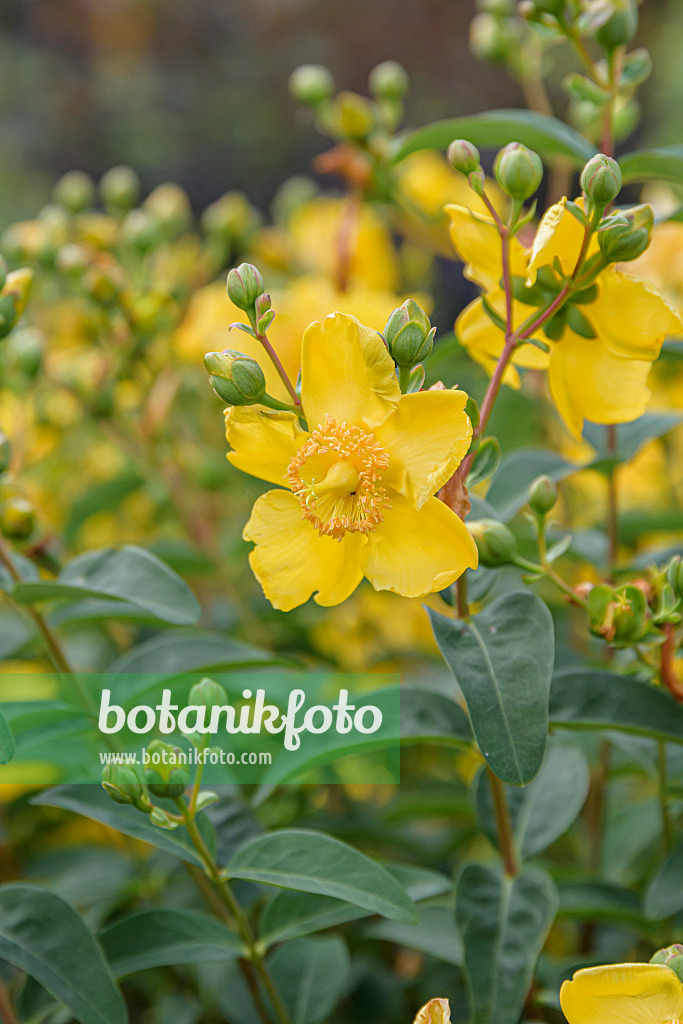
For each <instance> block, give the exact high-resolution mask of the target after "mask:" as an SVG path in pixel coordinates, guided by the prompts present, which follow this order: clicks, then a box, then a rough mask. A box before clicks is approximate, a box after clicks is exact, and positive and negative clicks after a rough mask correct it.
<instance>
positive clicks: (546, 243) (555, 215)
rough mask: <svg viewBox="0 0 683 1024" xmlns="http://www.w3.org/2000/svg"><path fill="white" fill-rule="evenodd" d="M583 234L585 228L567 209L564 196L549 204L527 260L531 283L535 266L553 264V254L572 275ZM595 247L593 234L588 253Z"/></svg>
mask: <svg viewBox="0 0 683 1024" xmlns="http://www.w3.org/2000/svg"><path fill="white" fill-rule="evenodd" d="M583 237H584V229H583V228H582V227H581V225H580V224H579V222H578V220H577V219H576V217H574V216H573V214H571V213H570V212H569V210H568V209H567V200H566V199H562V200H560V202H559V203H555V205H554V206H551V207H550V208H549V209H548V210H547V212H546V213H545V214H544V216H543V219H542V220H541V223H540V224H539V225H538V231H537V232H536V238H535V239H534V244H533V247H532V250H531V259H530V261H529V280H530V281H531V282H532V283H533V282H534V281H535V280H536V272H537V270H538V268H539V267H546V266H552V264H553V262H554V260H555V257H557V259H558V260H559V261H560V265H561V267H562V270H563V272H564V273H565V274H573V273H574V269H575V268H576V264H577V262H578V259H579V254H580V252H581V246H582V245H583ZM597 250H598V242H597V239H596V237H595V236H593V239H592V240H591V243H590V245H589V247H588V253H587V255H589V256H592V254H593V253H594V252H597Z"/></svg>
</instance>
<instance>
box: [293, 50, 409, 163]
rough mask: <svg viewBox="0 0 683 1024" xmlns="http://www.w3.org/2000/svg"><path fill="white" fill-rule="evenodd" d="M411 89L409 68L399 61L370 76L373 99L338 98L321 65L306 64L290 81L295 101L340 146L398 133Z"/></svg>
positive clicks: (388, 62)
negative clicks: (405, 100)
mask: <svg viewBox="0 0 683 1024" xmlns="http://www.w3.org/2000/svg"><path fill="white" fill-rule="evenodd" d="M408 85H409V82H408V75H407V73H406V70H405V68H404V67H403V66H402V65H401V64H399V63H398V62H397V61H395V60H386V61H383V62H382V63H381V64H378V65H377V66H376V67H375V68H373V69H372V71H371V72H370V77H369V80H368V88H369V92H370V98H367V97H365V96H361V95H360V94H359V93H355V92H349V91H342V92H340V93H337V94H336V95H335V83H334V78H333V77H332V73H331V72H330V71H329V70H328V69H327V68H326V67H323V66H322V65H321V64H303V65H301V67H298V68H296V70H295V71H294V72H293V73H292V75H291V77H290V79H289V91H290V93H291V95H292V97H293V98H294V99H295V100H297V102H299V103H302V104H304V105H305V106H307V107H310V108H311V109H312V111H313V113H314V115H315V119H316V123H317V125H318V127H319V128H320V130H321V131H323V132H325V133H326V134H328V135H331V136H332V137H333V138H335V139H337V140H338V141H340V142H356V143H361V144H363V145H365V144H366V143H368V142H370V141H371V140H372V138H373V137H375V136H377V135H384V134H385V133H386V132H392V131H394V129H395V128H396V126H397V125H398V124H399V122H400V120H401V118H402V116H403V100H404V97H405V94H406V92H407V91H408Z"/></svg>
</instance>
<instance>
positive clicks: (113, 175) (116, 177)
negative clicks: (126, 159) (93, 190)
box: [100, 164, 140, 213]
mask: <svg viewBox="0 0 683 1024" xmlns="http://www.w3.org/2000/svg"><path fill="white" fill-rule="evenodd" d="M100 195H101V196H102V202H103V203H104V205H105V206H106V208H107V209H108V210H111V211H112V212H118V213H125V211H126V210H132V208H133V207H134V206H135V205H136V203H138V202H139V199H140V179H139V178H138V176H137V174H136V173H135V171H134V170H133V168H132V167H126V166H125V165H124V164H120V165H119V166H118V167H111V168H110V169H109V170H108V171H107V172H106V174H103V175H102V177H101V178H100Z"/></svg>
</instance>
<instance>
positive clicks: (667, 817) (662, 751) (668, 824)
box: [657, 740, 673, 857]
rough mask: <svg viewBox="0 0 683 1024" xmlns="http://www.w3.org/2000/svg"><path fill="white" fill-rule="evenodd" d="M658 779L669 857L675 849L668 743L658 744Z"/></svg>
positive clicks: (665, 848)
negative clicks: (669, 797) (668, 787)
mask: <svg viewBox="0 0 683 1024" xmlns="http://www.w3.org/2000/svg"><path fill="white" fill-rule="evenodd" d="M657 778H658V783H659V784H658V793H659V806H660V808H661V812H662V833H663V836H664V853H665V854H666V856H667V857H668V855H669V854H670V853H671V849H672V847H673V824H672V821H671V812H670V810H669V802H668V800H667V795H666V786H667V764H666V743H665V742H664V740H660V741H659V743H658V744H657Z"/></svg>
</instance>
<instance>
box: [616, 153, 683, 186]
mask: <svg viewBox="0 0 683 1024" xmlns="http://www.w3.org/2000/svg"><path fill="white" fill-rule="evenodd" d="M619 166H620V167H621V173H622V175H623V178H624V184H625V185H626V184H628V183H629V182H631V181H652V180H655V181H671V182H674V183H675V184H683V146H661V147H658V148H656V149H641V150H639V151H636V152H634V153H624V155H623V156H620V157H619Z"/></svg>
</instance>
